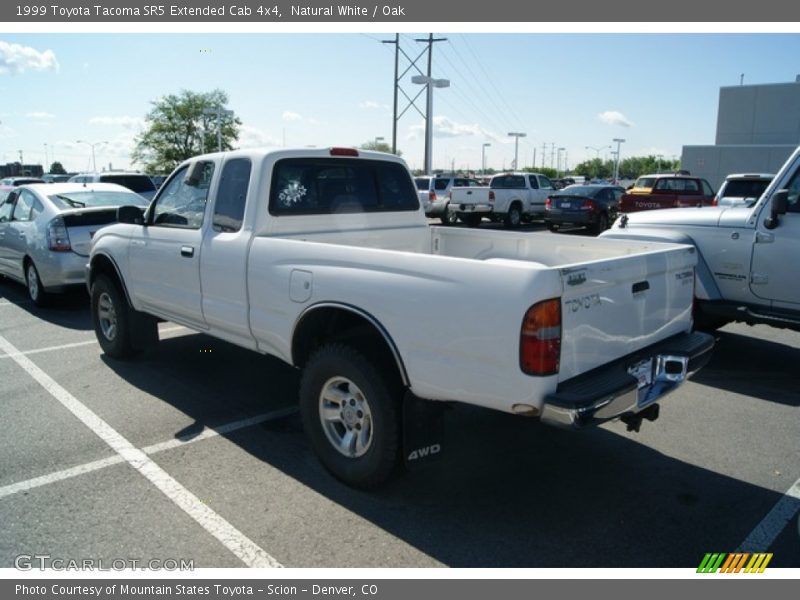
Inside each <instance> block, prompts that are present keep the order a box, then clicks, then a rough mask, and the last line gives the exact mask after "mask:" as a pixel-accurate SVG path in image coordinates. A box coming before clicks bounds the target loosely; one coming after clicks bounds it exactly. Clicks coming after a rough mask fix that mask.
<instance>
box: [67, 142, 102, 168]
mask: <svg viewBox="0 0 800 600" xmlns="http://www.w3.org/2000/svg"><path fill="white" fill-rule="evenodd" d="M75 143H76V144H87V145H89V146H90V147H91V149H92V171H93V172H95V173H97V161H96V160H95V157H94V147H95V146H99V145H101V144H107V143H108V142H107V141H102V142H94V143H92V142H87V141H86V140H75Z"/></svg>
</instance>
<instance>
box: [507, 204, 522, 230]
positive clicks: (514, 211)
mask: <svg viewBox="0 0 800 600" xmlns="http://www.w3.org/2000/svg"><path fill="white" fill-rule="evenodd" d="M520 223H522V209H521V208H520V205H519V204H517V203H514V204H512V205H511V206H510V207H509V208H508V213H507V214H506V218H505V225H506V227H508V228H511V229H516V228H517V227H519V225H520Z"/></svg>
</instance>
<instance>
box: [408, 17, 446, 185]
mask: <svg viewBox="0 0 800 600" xmlns="http://www.w3.org/2000/svg"><path fill="white" fill-rule="evenodd" d="M415 41H417V42H426V43H427V44H428V74H427V78H428V82H427V83H426V84H425V88H426V93H427V95H428V101H427V103H426V106H427V108H426V111H425V112H426V113H431V112H432V111H433V88H432V84H433V83H434V80H433V76H432V75H431V69H432V67H433V45H434V44H435V43H436V42H444V41H447V38H435V37H433V34H432V33H429V34H428V37H427V39H425V38H423V39H419V38H415ZM437 81H442V82H444V81H446V80H444V79H442V80H437ZM447 85H450V82H449V81H448V82H447ZM442 86H443V87H444V85H443V84H442ZM432 145H433V115H432V114H426V115H425V168H426V169H429V170H432V169H433V155H432V153H431V152H432V149H431V146H432Z"/></svg>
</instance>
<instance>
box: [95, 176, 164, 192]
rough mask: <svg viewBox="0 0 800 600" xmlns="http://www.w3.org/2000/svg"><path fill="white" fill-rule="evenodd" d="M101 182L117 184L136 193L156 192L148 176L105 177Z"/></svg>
mask: <svg viewBox="0 0 800 600" xmlns="http://www.w3.org/2000/svg"><path fill="white" fill-rule="evenodd" d="M100 181H102V182H104V183H116V184H118V185H121V186H124V187H126V188H128V189H129V190H132V191H134V192H154V191H155V190H156V186H155V184H154V183H153V181H152V180H151V179H150V178H149V177H148V176H147V175H122V174H120V175H103V176H101V177H100Z"/></svg>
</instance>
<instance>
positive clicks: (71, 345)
mask: <svg viewBox="0 0 800 600" xmlns="http://www.w3.org/2000/svg"><path fill="white" fill-rule="evenodd" d="M175 331H190V330H189V329H187V328H186V327H183V326H182V325H177V326H175V327H165V328H164V329H160V330H159V334H161V333H172V332H175ZM96 343H97V339H96V338H93V339H91V340H85V341H83V342H71V343H69V344H61V345H59V346H47V347H45V348H35V349H33V350H22V351H20V352H17V353H16V354H13V355H12V354H0V359H3V358H13V357H14V356H30V355H31V354H40V353H42V352H55V351H58V350H67V349H68V348H79V347H81V346H91V345H92V344H96Z"/></svg>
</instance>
